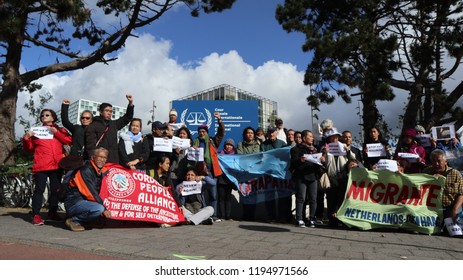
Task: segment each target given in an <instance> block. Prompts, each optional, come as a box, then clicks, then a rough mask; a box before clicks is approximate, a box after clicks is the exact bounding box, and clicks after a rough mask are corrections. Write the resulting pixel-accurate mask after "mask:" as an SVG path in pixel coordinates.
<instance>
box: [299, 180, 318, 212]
mask: <svg viewBox="0 0 463 280" xmlns="http://www.w3.org/2000/svg"><path fill="white" fill-rule="evenodd" d="M295 185H296V186H295V187H296V221H300V220H304V218H305V217H306V211H305V208H306V206H307V204H309V211H310V220H315V211H316V210H317V188H318V184H317V181H307V180H304V179H303V178H296V180H295Z"/></svg>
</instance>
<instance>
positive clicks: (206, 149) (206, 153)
mask: <svg viewBox="0 0 463 280" xmlns="http://www.w3.org/2000/svg"><path fill="white" fill-rule="evenodd" d="M201 144H203V145H204V146H203V147H204V161H205V162H206V165H207V166H209V167H210V166H211V165H212V159H211V151H210V150H209V135H206V136H204V138H203V139H199V137H198V138H196V139H195V141H194V142H193V146H195V147H202V145H201Z"/></svg>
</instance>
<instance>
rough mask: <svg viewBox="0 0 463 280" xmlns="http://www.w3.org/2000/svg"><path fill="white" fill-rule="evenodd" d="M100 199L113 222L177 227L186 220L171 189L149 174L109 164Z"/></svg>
mask: <svg viewBox="0 0 463 280" xmlns="http://www.w3.org/2000/svg"><path fill="white" fill-rule="evenodd" d="M107 167H108V169H109V172H108V174H107V175H106V176H105V177H104V179H103V182H102V184H101V190H100V197H101V199H102V200H103V204H104V205H105V207H106V208H107V209H108V210H110V211H111V219H115V220H130V221H146V222H155V223H160V224H176V223H179V222H183V221H185V217H184V216H183V214H182V212H181V211H180V210H179V208H178V206H177V203H176V202H175V200H174V198H173V196H172V189H171V187H169V188H166V187H163V186H162V185H160V184H159V183H158V182H156V180H154V178H152V177H150V176H149V175H147V174H145V173H142V172H138V171H132V170H129V169H124V168H123V167H122V166H120V165H115V164H114V165H112V164H111V165H110V164H108V165H107Z"/></svg>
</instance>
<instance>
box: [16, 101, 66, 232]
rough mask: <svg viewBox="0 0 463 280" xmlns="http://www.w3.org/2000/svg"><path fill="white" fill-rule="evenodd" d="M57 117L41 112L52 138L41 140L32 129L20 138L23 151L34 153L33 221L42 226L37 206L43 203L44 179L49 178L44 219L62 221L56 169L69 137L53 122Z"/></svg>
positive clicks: (48, 111)
mask: <svg viewBox="0 0 463 280" xmlns="http://www.w3.org/2000/svg"><path fill="white" fill-rule="evenodd" d="M57 120H58V117H57V115H56V113H55V111H53V110H51V109H43V110H42V111H41V112H40V121H41V122H42V126H43V127H46V128H48V130H49V133H50V134H52V135H53V137H52V138H51V139H42V138H39V137H38V136H36V135H35V133H34V132H33V131H28V132H27V133H26V134H25V135H24V136H23V138H22V144H23V149H24V151H25V152H28V153H34V160H33V164H32V173H33V174H34V181H35V188H34V194H33V195H32V224H34V225H43V224H44V222H43V220H42V217H41V216H40V209H41V208H42V204H43V193H44V192H45V188H46V184H47V179H49V180H50V193H49V200H48V202H49V208H48V215H47V220H58V221H59V220H62V218H61V217H60V216H59V215H58V213H57V211H58V194H57V189H58V188H59V186H60V184H61V177H62V173H63V172H62V170H61V169H60V168H59V166H58V163H59V161H60V160H61V159H62V158H64V149H63V145H71V143H72V137H71V135H69V133H68V132H67V130H66V129H64V128H60V127H59V126H57V125H56V123H55V122H56V121H57Z"/></svg>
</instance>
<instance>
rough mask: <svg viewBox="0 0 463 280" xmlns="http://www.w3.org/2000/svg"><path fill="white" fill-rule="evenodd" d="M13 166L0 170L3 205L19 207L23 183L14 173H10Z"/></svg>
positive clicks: (3, 167)
mask: <svg viewBox="0 0 463 280" xmlns="http://www.w3.org/2000/svg"><path fill="white" fill-rule="evenodd" d="M10 167H12V166H2V167H1V169H0V172H1V175H0V184H1V187H2V188H1V191H2V193H1V202H2V203H1V205H6V206H7V207H17V205H19V204H20V203H21V202H20V200H21V195H20V194H21V192H22V182H21V181H20V180H19V178H18V177H17V176H16V175H15V174H14V173H8V171H9V170H10Z"/></svg>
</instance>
